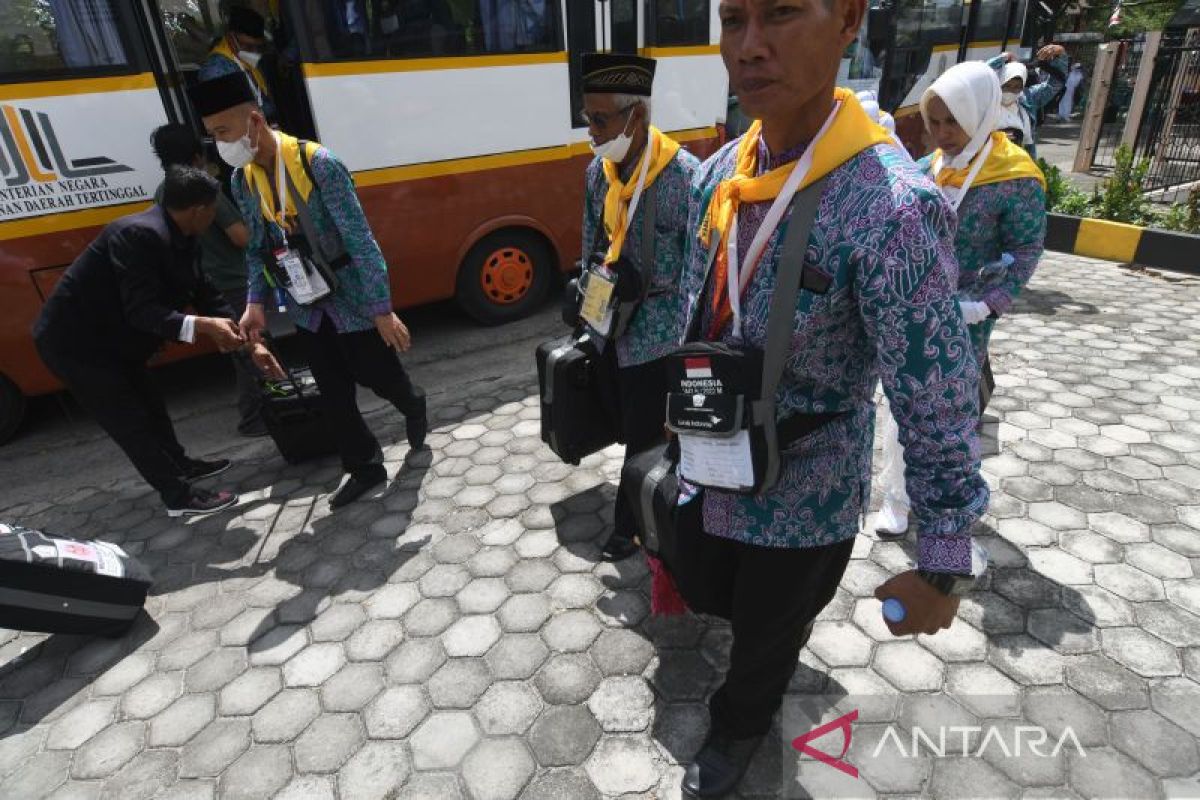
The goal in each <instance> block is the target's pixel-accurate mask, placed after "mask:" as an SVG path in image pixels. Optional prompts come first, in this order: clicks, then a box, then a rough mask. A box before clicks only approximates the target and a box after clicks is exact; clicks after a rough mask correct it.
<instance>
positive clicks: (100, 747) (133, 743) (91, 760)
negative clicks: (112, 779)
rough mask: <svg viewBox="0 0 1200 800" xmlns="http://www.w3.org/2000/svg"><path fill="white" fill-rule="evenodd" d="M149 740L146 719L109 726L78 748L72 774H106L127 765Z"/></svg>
mask: <svg viewBox="0 0 1200 800" xmlns="http://www.w3.org/2000/svg"><path fill="white" fill-rule="evenodd" d="M145 741H146V726H145V724H144V723H142V722H122V723H120V724H117V725H113V726H112V727H111V728H107V729H105V730H104V731H103V732H102V733H100V734H98V735H96V736H95V737H93V738H92V739H90V740H88V742H87V743H86V744H84V745H83V746H82V747H80V748H79V749H78V750H76V751H75V759H74V762H73V763H72V765H71V777H72V778H75V779H77V780H90V779H95V778H106V777H108V776H109V775H111V774H113V773H114V772H116V771H117V770H118V769H120V768H121V767H123V766H125V764H127V763H128V762H129V761H131V760H132V759H133V757H134V756H136V755H137V754H138V752H140V751H141V749H142V747H143V746H144V745H145Z"/></svg>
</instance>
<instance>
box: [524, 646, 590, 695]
mask: <svg viewBox="0 0 1200 800" xmlns="http://www.w3.org/2000/svg"><path fill="white" fill-rule="evenodd" d="M534 680H535V684H536V685H537V688H538V691H540V692H541V694H542V698H543V699H545V701H546V702H547V703H552V704H562V703H581V702H583V701H584V700H586V699H587V698H588V697H589V696H590V695H591V693H592V692H593V691H595V689H596V687H597V686H598V685H599V683H600V672H599V671H598V670H597V669H596V667H595V665H594V664H593V663H592V661H591V659H590V658H588V657H587V656H586V655H582V654H561V655H555V656H552V657H551V658H550V660H549V661H547V662H546V664H545V665H544V666H543V667H542V668H541V670H540V671H539V672H538V674H537V677H536V678H535V679H534Z"/></svg>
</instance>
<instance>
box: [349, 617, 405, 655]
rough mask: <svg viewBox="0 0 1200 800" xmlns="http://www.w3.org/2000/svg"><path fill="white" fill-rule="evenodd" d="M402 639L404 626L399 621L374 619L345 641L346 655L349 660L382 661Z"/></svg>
mask: <svg viewBox="0 0 1200 800" xmlns="http://www.w3.org/2000/svg"><path fill="white" fill-rule="evenodd" d="M402 641H404V626H403V625H402V624H401V623H400V622H398V621H397V620H392V619H374V620H371V621H370V622H368V623H366V624H365V625H363V626H362V627H361V628H359V629H358V630H356V631H355V632H354V634H353V635H352V636H351V637H350V638H349V639H348V640H347V641H346V657H347V658H348V659H350V660H351V661H382V660H383V659H384V658H385V657H386V656H387V654H388V653H390V652H392V650H394V649H395V648H396V646H397V645H399V644H400V643H401V642H402Z"/></svg>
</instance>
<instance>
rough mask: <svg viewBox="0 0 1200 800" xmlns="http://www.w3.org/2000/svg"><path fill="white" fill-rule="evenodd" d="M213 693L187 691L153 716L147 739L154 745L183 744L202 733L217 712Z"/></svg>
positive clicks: (171, 745)
mask: <svg viewBox="0 0 1200 800" xmlns="http://www.w3.org/2000/svg"><path fill="white" fill-rule="evenodd" d="M216 707H217V700H216V698H215V697H213V696H212V695H211V694H187V695H184V696H183V697H181V698H179V699H178V700H176V701H175V702H174V703H172V704H171V705H170V706H168V707H167V708H166V710H164V711H163V712H162V713H160V714H158V716H156V717H154V719H152V720H150V734H149V736H148V738H147V742H148V743H149V744H150V746H151V747H180V746H182V745H184V744H187V742H188V741H189V740H191V738H192V737H193V736H195V735H196V734H197V733H199V732H200V731H201V730H202V729H203V728H204V726H206V725H207V724H208V723H209V722H210V721H211V720H212V718H213V717H214V716H215V715H216Z"/></svg>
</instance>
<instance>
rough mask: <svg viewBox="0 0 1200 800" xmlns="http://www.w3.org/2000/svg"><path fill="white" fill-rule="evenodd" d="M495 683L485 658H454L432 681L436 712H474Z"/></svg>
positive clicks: (431, 693) (430, 683)
mask: <svg viewBox="0 0 1200 800" xmlns="http://www.w3.org/2000/svg"><path fill="white" fill-rule="evenodd" d="M491 682H492V674H491V671H490V670H489V669H488V666H487V663H486V662H485V661H484V660H483V659H481V658H452V659H450V660H449V661H447V662H446V663H445V664H444V665H443V666H442V668H441V669H439V670H438V671H437V674H435V675H434V676H433V677H432V678H430V679H429V683H428V686H427V688H428V690H429V697H430V699H431V700H433V705H434V707H435V708H470V707H471V706H472V705H474V704H475V701H476V700H478V699H479V698H480V697H481V696H482V695H483V693H484V692H485V691H487V687H488V685H489V684H491Z"/></svg>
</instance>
